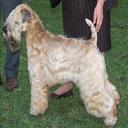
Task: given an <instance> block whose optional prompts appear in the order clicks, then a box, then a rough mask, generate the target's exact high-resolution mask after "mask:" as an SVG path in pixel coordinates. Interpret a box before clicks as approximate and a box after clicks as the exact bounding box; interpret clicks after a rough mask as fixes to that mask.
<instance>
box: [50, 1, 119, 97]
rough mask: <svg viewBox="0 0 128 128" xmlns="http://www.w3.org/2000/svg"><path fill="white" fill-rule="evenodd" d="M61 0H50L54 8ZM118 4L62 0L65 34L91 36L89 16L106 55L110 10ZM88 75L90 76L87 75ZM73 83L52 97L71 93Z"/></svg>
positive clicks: (115, 2)
mask: <svg viewBox="0 0 128 128" xmlns="http://www.w3.org/2000/svg"><path fill="white" fill-rule="evenodd" d="M60 1H61V0H50V3H51V6H52V8H55V7H56V6H57V5H58V4H59V3H60ZM116 4H117V0H106V1H105V0H62V15H63V28H64V34H65V35H66V36H68V37H73V38H83V39H88V38H90V35H91V32H90V28H89V27H88V26H87V24H86V22H85V18H89V19H91V20H92V21H93V23H94V24H95V26H96V30H97V32H98V33H97V34H98V35H97V36H98V39H97V40H98V42H97V44H98V47H99V50H100V52H101V53H102V54H103V55H104V53H105V52H106V51H108V50H109V49H110V48H111V35H110V12H111V8H112V7H114V6H115V5H116ZM87 77H88V76H87ZM71 90H72V83H71V82H68V83H66V84H65V85H63V86H61V87H60V88H59V89H57V90H56V91H55V92H53V93H51V97H53V98H60V97H62V96H65V95H66V94H67V95H69V94H71Z"/></svg>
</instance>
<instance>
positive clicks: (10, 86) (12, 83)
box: [5, 78, 18, 91]
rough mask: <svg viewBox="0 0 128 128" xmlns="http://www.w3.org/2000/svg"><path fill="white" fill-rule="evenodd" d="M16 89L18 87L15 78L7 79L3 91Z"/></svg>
mask: <svg viewBox="0 0 128 128" xmlns="http://www.w3.org/2000/svg"><path fill="white" fill-rule="evenodd" d="M17 87H18V82H17V80H16V79H15V78H9V79H7V81H6V82H5V89H6V90H7V91H12V90H14V89H15V88H17Z"/></svg>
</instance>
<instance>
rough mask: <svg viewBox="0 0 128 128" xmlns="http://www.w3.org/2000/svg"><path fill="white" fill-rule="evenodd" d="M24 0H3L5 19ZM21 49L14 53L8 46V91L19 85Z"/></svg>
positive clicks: (6, 72)
mask: <svg viewBox="0 0 128 128" xmlns="http://www.w3.org/2000/svg"><path fill="white" fill-rule="evenodd" d="M21 3H22V0H8V2H7V1H5V0H1V9H2V12H3V20H4V21H5V20H6V18H7V17H8V15H9V13H10V12H11V11H12V9H14V8H15V7H16V6H17V5H19V4H21ZM19 54H20V53H19V51H17V52H15V53H13V52H11V51H10V49H9V48H8V47H7V57H6V58H7V60H6V64H5V76H6V79H7V81H6V84H5V87H6V89H7V90H8V91H10V90H13V89H14V88H15V87H17V76H18V69H19Z"/></svg>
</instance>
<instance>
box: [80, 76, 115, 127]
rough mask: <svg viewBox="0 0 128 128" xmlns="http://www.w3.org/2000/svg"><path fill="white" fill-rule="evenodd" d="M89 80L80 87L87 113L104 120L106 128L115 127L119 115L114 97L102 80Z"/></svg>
mask: <svg viewBox="0 0 128 128" xmlns="http://www.w3.org/2000/svg"><path fill="white" fill-rule="evenodd" d="M93 78H94V76H93ZM85 79H86V78H85ZM87 79H89V80H88V81H85V82H84V80H83V82H80V84H79V85H78V87H79V89H80V95H81V98H82V100H83V102H84V105H85V107H86V109H87V112H88V113H90V114H92V115H94V116H96V117H99V118H103V119H104V123H105V125H106V126H114V125H115V123H116V121H117V114H116V105H115V102H114V99H113V97H111V96H110V95H109V93H108V92H107V90H106V88H105V87H104V82H103V81H102V80H99V81H98V79H97V81H96V80H94V81H93V80H92V81H91V80H90V78H87ZM87 79H86V80H87ZM84 83H85V84H84ZM101 84H102V85H101Z"/></svg>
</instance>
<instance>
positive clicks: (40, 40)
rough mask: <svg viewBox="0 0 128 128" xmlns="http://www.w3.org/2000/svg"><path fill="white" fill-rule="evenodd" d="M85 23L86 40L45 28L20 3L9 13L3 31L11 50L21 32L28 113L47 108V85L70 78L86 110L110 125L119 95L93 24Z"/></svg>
mask: <svg viewBox="0 0 128 128" xmlns="http://www.w3.org/2000/svg"><path fill="white" fill-rule="evenodd" d="M86 23H87V24H88V25H89V26H90V29H91V33H92V34H91V38H90V39H88V40H83V39H73V38H66V37H64V36H61V35H54V34H51V33H50V32H48V31H47V30H45V28H44V26H43V24H42V22H41V20H40V19H39V16H38V15H37V14H36V12H35V11H33V10H32V8H31V7H29V6H28V5H26V4H21V5H19V6H17V7H16V8H15V9H14V10H13V11H12V12H11V13H10V15H9V16H8V18H7V19H6V21H5V23H4V26H3V31H4V35H5V38H6V39H7V41H8V42H9V47H10V49H11V51H12V52H16V51H17V50H18V49H19V44H20V39H21V33H24V36H25V39H26V47H27V57H28V70H29V77H30V83H31V105H30V114H32V115H35V116H37V115H39V114H43V113H44V112H45V111H46V110H47V108H48V88H49V87H52V86H53V85H55V84H56V83H61V84H64V83H66V82H68V81H72V82H74V83H75V84H76V85H77V86H78V88H79V90H80V96H81V99H82V100H83V102H84V105H85V107H86V110H87V112H88V113H90V114H92V115H94V116H96V117H99V118H103V120H104V123H105V125H106V126H110V127H113V126H114V125H115V123H116V121H117V110H116V107H117V105H118V104H119V100H120V96H119V93H118V92H117V89H116V87H115V86H114V85H112V84H111V83H110V82H109V80H108V76H107V73H106V66H105V60H104V57H103V56H102V54H101V53H100V52H99V50H98V48H97V33H96V30H95V27H94V25H93V23H92V22H91V21H90V20H89V19H86Z"/></svg>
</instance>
